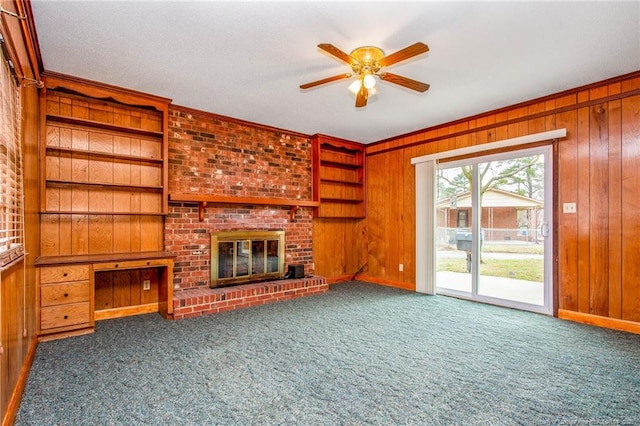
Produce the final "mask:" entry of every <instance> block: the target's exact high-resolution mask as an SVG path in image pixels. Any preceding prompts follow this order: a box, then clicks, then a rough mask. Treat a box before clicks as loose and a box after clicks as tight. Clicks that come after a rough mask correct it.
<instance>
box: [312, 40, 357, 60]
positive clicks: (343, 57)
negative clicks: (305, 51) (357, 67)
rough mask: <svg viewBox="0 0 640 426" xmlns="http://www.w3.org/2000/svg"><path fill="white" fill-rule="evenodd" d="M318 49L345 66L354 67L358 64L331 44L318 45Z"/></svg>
mask: <svg viewBox="0 0 640 426" xmlns="http://www.w3.org/2000/svg"><path fill="white" fill-rule="evenodd" d="M318 47H319V48H320V49H322V50H324V51H325V52H327V53H328V54H330V55H332V56H334V57H336V58H338V59H340V60H341V61H342V62H344V63H346V64H349V65H354V64H357V63H358V61H357V60H356V59H355V58H353V57H352V56H349V55H347V54H346V53H344V52H343V51H342V50H340V49H338V48H337V47H335V46H334V45H333V44H329V43H322V44H319V45H318Z"/></svg>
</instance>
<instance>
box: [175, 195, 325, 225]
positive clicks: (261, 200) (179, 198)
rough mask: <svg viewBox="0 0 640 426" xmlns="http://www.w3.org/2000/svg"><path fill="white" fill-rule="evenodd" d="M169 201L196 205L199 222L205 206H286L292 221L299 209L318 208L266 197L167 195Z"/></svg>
mask: <svg viewBox="0 0 640 426" xmlns="http://www.w3.org/2000/svg"><path fill="white" fill-rule="evenodd" d="M169 201H174V202H180V203H196V204H198V218H199V219H200V222H202V221H203V220H204V209H205V208H206V207H207V204H209V203H211V204H244V205H255V206H287V207H289V219H290V220H293V218H294V216H295V214H296V212H297V211H298V209H299V208H300V207H318V206H319V205H320V202H319V201H312V200H292V199H285V198H266V197H228V196H223V195H211V194H181V193H171V194H169Z"/></svg>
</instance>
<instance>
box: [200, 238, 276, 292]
mask: <svg viewBox="0 0 640 426" xmlns="http://www.w3.org/2000/svg"><path fill="white" fill-rule="evenodd" d="M284 248H285V242H284V231H237V232H236V231H233V232H219V233H213V234H211V287H218V286H222V285H229V284H237V283H244V282H252V281H262V280H266V279H275V278H281V277H282V275H283V273H284V257H285V256H284Z"/></svg>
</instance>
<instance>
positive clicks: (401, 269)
mask: <svg viewBox="0 0 640 426" xmlns="http://www.w3.org/2000/svg"><path fill="white" fill-rule="evenodd" d="M398 271H400V272H404V264H402V263H401V264H400V265H398Z"/></svg>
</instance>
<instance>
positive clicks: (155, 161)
mask: <svg viewBox="0 0 640 426" xmlns="http://www.w3.org/2000/svg"><path fill="white" fill-rule="evenodd" d="M47 151H49V152H60V153H66V154H80V155H86V156H89V157H100V158H106V159H109V160H113V159H116V160H130V161H141V162H144V163H152V164H158V165H160V166H162V164H163V163H164V160H163V159H162V158H149V157H140V156H137V155H127V154H114V153H112V152H99V151H90V150H86V149H75V148H60V147H57V146H47Z"/></svg>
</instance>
